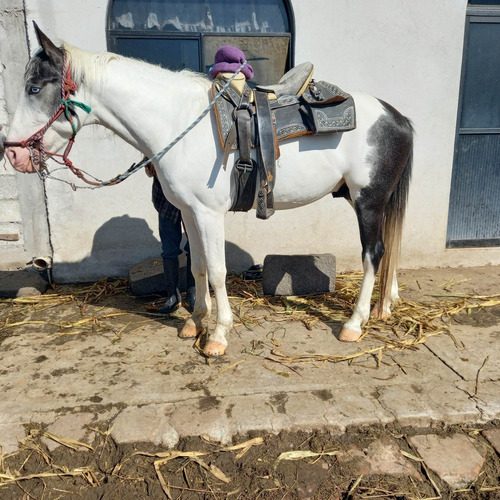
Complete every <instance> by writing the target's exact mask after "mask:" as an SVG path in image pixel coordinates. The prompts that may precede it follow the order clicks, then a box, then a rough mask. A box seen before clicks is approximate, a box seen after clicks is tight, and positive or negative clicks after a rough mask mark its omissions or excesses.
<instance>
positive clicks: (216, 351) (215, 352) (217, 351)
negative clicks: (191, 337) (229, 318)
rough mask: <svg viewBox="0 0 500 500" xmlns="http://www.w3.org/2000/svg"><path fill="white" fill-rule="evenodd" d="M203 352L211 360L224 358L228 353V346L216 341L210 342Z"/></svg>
mask: <svg viewBox="0 0 500 500" xmlns="http://www.w3.org/2000/svg"><path fill="white" fill-rule="evenodd" d="M203 352H204V353H205V355H206V356H209V357H211V358H212V357H217V356H222V355H223V354H224V353H225V352H226V346H225V345H224V344H221V343H220V342H216V341H215V340H208V341H207V343H206V344H205V347H204V348H203Z"/></svg>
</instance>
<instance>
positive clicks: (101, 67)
mask: <svg viewBox="0 0 500 500" xmlns="http://www.w3.org/2000/svg"><path fill="white" fill-rule="evenodd" d="M62 50H64V52H65V54H66V57H67V59H68V61H69V62H70V63H71V75H72V77H73V80H74V81H75V82H76V84H77V85H81V84H82V83H84V84H85V85H86V86H88V87H89V88H92V89H95V90H102V89H103V88H104V86H105V84H106V68H107V66H108V65H109V63H111V62H112V61H123V62H124V63H126V64H128V65H130V68H131V69H133V68H137V70H138V71H140V72H141V74H144V76H145V77H147V76H148V75H149V76H151V77H154V78H155V79H157V80H160V79H161V80H167V79H168V80H171V79H179V80H183V79H187V80H188V81H189V82H193V83H198V84H199V85H201V86H202V87H203V89H206V90H208V88H209V87H210V80H209V78H208V77H207V76H206V75H204V74H202V73H197V72H195V71H191V70H189V69H183V70H181V71H172V70H169V69H165V68H162V67H161V66H157V65H154V64H151V63H148V62H146V61H142V60H140V59H133V58H130V57H125V56H122V55H119V54H114V53H112V52H94V53H93V52H86V51H84V50H81V49H79V48H77V47H73V46H72V45H69V44H67V43H63V45H62ZM186 83H187V82H186ZM179 85H181V83H179Z"/></svg>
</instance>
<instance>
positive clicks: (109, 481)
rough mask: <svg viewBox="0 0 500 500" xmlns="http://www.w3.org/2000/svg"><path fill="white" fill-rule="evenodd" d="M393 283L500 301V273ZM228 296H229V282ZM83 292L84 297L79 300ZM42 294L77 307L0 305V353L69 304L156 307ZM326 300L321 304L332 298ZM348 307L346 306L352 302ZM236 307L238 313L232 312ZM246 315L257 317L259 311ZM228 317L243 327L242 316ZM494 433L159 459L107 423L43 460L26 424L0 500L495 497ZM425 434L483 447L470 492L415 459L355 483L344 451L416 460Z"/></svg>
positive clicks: (433, 274)
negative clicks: (19, 330)
mask: <svg viewBox="0 0 500 500" xmlns="http://www.w3.org/2000/svg"><path fill="white" fill-rule="evenodd" d="M236 281H237V286H236V288H235V289H234V290H233V292H234V293H232V295H233V296H243V297H247V296H257V297H258V296H259V294H260V293H261V292H260V288H259V287H260V284H259V283H258V282H243V281H242V280H238V279H237V280H236ZM400 283H401V285H402V286H401V288H402V290H401V296H402V298H403V299H404V301H407V302H408V303H410V302H412V301H418V302H419V303H421V304H426V303H429V304H431V303H434V302H436V301H440V300H442V299H443V298H446V299H447V300H450V301H453V300H454V301H458V302H460V301H461V300H463V299H465V298H466V297H471V296H483V297H485V296H488V297H492V296H496V298H497V299H498V294H499V293H500V268H496V267H484V268H475V269H467V268H464V269H462V268H461V269H453V270H451V269H434V270H427V271H426V270H424V271H422V270H420V271H402V272H401V273H400ZM233 284H234V283H233ZM229 288H230V291H231V285H230V286H229ZM82 290H83V291H87V292H85V293H83V294H81V293H80V292H82ZM49 293H57V294H58V295H59V296H63V295H66V296H68V295H71V294H73V295H72V296H73V297H74V299H73V300H71V301H69V302H68V301H60V302H58V301H57V300H56V301H55V302H54V305H53V306H51V307H49V308H45V309H40V310H37V311H36V312H34V311H33V310H32V309H28V306H27V305H26V303H21V304H19V303H18V304H17V305H16V304H14V303H13V302H12V301H8V300H3V301H0V349H1V343H2V341H3V339H5V338H6V337H7V336H8V335H9V331H8V330H6V329H5V328H3V326H5V325H6V324H7V322H10V323H12V321H15V320H20V319H22V318H26V317H28V315H29V317H30V318H31V319H36V320H38V321H40V322H43V321H44V318H45V319H47V326H46V328H47V331H49V330H50V328H52V327H51V326H50V325H49V323H48V322H49V320H52V319H53V318H54V316H57V315H58V314H60V315H61V317H64V308H65V307H68V303H71V305H72V306H73V307H74V305H75V303H77V304H78V307H79V309H80V312H81V316H82V317H85V312H86V307H87V306H88V304H93V305H99V306H103V307H104V306H106V307H107V308H109V307H115V308H116V309H120V310H126V309H130V310H135V311H147V310H148V304H150V303H151V301H153V300H154V299H155V297H147V298H137V297H133V296H132V295H131V294H130V293H129V291H128V289H127V285H126V283H124V282H123V281H120V282H112V281H110V282H107V283H106V284H105V285H103V286H99V287H95V286H93V285H89V284H86V285H78V286H64V287H56V289H55V290H53V291H52V292H49ZM247 298H248V297H247ZM323 299H324V300H325V301H328V300H329V297H328V296H324V297H323ZM323 299H322V300H323ZM232 303H233V307H234V308H237V307H236V306H237V305H241V304H240V303H238V304H236V302H235V300H234V299H233V300H232ZM271 304H272V305H273V306H274V307H275V308H277V309H278V313H279V312H280V311H279V309H280V308H281V309H282V311H281V312H283V311H285V310H286V309H287V308H289V307H291V306H290V303H289V302H287V301H284V300H282V299H279V298H274V299H271ZM16 307H17V309H16ZM259 307H260V306H259ZM346 307H347V308H349V307H352V303H351V304H347V305H346ZM423 307H425V306H424V305H423ZM238 310H239V311H240V312H241V308H239V309H238ZM274 312H275V313H276V310H274ZM249 314H250V316H252V315H253V316H258V317H261V311H260V309H259V308H257V309H256V310H254V311H252V312H251V313H249ZM266 314H267V316H266V318H267V320H272V314H271V313H269V311H268V310H267V313H266ZM304 314H305V315H306V319H305V320H304V317H303V316H301V317H300V318H301V319H300V320H301V321H318V320H320V321H322V320H323V321H327V319H325V318H324V317H323V316H322V314H320V313H318V310H317V308H310V310H305V311H304ZM184 316H185V314H183V313H180V314H179V316H178V317H174V318H171V319H168V320H166V321H167V322H172V324H175V325H177V324H180V323H181V320H182V318H183V317H184ZM237 317H239V319H240V320H241V319H242V318H241V315H239V316H238V315H237ZM293 320H294V319H293V318H291V319H290V321H293ZM330 321H331V320H330ZM446 321H447V323H450V322H451V323H452V324H453V323H457V324H462V325H468V324H470V325H474V326H478V325H480V326H489V325H495V324H499V323H500V306H499V305H495V306H492V307H465V308H462V309H461V311H460V312H459V313H458V314H456V315H453V316H452V317H448V318H446ZM333 322H335V321H333ZM94 326H95V327H97V326H96V325H94ZM339 327H340V322H339ZM113 328H115V329H116V330H117V331H121V330H120V329H121V328H123V325H122V324H120V322H119V321H117V322H116V323H114V326H113ZM497 426H500V422H497V421H493V422H489V423H487V424H484V425H481V426H477V425H476V426H460V427H457V426H448V425H447V424H446V423H442V425H441V426H440V427H434V428H432V429H428V428H427V429H416V428H399V427H397V426H394V425H390V426H388V427H382V426H375V427H369V428H351V429H349V430H348V432H346V433H345V434H344V435H342V436H338V435H329V434H328V433H325V432H318V433H311V434H307V433H303V432H296V433H281V434H279V435H270V434H263V433H255V434H251V435H248V436H237V437H235V438H234V440H233V446H232V447H231V446H226V447H223V446H221V445H219V444H217V443H213V442H210V441H208V440H207V439H205V438H203V437H201V436H200V437H192V438H187V439H181V441H180V442H179V444H178V446H177V447H176V449H175V450H166V449H165V448H159V447H155V446H153V445H151V444H147V443H135V444H134V445H117V444H116V443H115V442H114V441H113V439H112V438H111V436H110V435H109V422H106V421H102V422H100V424H99V428H98V429H93V430H94V431H95V436H96V438H95V440H94V442H92V443H90V446H89V447H88V448H85V449H84V448H82V447H79V446H78V444H76V443H72V442H70V441H67V442H65V443H63V446H59V447H58V448H56V449H54V450H53V451H49V448H48V447H47V442H46V440H43V439H42V437H43V435H44V431H45V429H44V428H43V427H41V426H40V425H37V424H32V425H30V427H29V428H27V429H26V430H27V433H28V437H27V438H26V439H25V440H24V442H23V443H22V444H21V446H20V449H19V451H18V452H15V453H12V454H8V455H5V454H3V453H0V499H2V500H4V499H5V500H10V499H23V500H24V499H26V500H29V499H37V500H42V499H43V500H55V499H61V500H63V499H64V500H70V499H76V498H78V499H83V500H85V499H88V500H91V499H106V500H111V499H123V500H129V499H142V498H144V499H164V498H171V499H180V498H182V499H185V500H187V499H205V498H206V499H241V500H243V499H285V498H286V499H299V498H300V499H321V500H323V499H325V500H326V499H368V498H373V499H375V498H393V499H428V500H429V499H431V498H451V499H457V500H461V499H464V500H465V499H467V500H469V499H470V500H472V499H500V488H499V485H500V458H499V456H498V455H497V454H496V453H495V451H494V450H493V449H492V448H491V447H490V446H486V444H485V440H484V438H483V437H482V436H481V433H480V432H481V430H483V429H485V428H492V427H497ZM430 432H432V433H439V434H446V435H447V434H452V433H456V432H460V433H464V434H467V435H469V436H471V437H474V439H475V440H476V441H478V442H479V443H481V442H482V443H484V444H485V449H487V450H488V451H487V454H486V461H485V464H484V466H483V469H482V471H481V474H480V475H479V477H478V480H477V481H476V482H475V483H474V484H472V485H471V486H470V487H468V488H466V489H464V490H461V491H458V492H452V491H451V490H450V488H449V487H448V486H447V485H446V484H445V483H443V482H442V481H441V480H440V479H439V478H438V477H437V476H436V475H434V474H433V473H432V472H431V471H429V470H428V469H426V468H424V467H423V466H422V464H421V463H420V462H418V461H413V462H412V464H413V465H414V467H415V470H416V471H417V472H418V473H419V474H418V476H419V478H415V477H408V476H395V475H391V476H377V475H375V476H373V475H364V474H363V473H362V471H360V469H359V468H358V466H357V465H356V462H355V461H353V460H352V459H351V457H350V455H349V450H351V449H352V447H353V446H355V447H356V448H358V449H365V448H366V447H367V446H369V444H370V443H372V442H373V441H375V440H377V439H382V438H388V437H389V438H392V439H394V440H395V441H396V442H397V444H398V445H399V447H400V449H401V450H406V452H407V453H408V454H409V455H412V456H413V455H414V451H413V450H412V448H411V446H410V445H409V442H408V440H407V438H408V437H409V436H412V435H416V434H422V433H423V434H425V433H430ZM291 451H300V452H310V453H309V454H306V455H307V456H304V455H299V458H298V459H295V460H291V459H289V458H290V456H289V455H282V454H284V453H288V452H291ZM14 477H15V478H16V480H15V481H14V480H12V478H14Z"/></svg>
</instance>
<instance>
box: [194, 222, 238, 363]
mask: <svg viewBox="0 0 500 500" xmlns="http://www.w3.org/2000/svg"><path fill="white" fill-rule="evenodd" d="M196 226H197V228H198V233H199V235H200V243H201V247H202V249H203V255H204V256H205V259H206V263H207V271H208V281H209V282H210V285H211V286H212V289H213V291H214V295H215V302H216V304H217V323H216V326H215V330H214V331H212V332H209V334H208V337H207V342H206V344H205V346H204V348H203V352H204V353H205V354H206V355H207V356H222V355H223V354H224V353H225V351H226V347H227V340H226V335H227V334H228V333H229V331H230V330H231V328H232V327H233V313H232V311H231V306H230V304H229V300H228V297H227V291H226V256H225V238H224V214H220V213H214V212H210V213H208V212H204V213H203V214H201V215H198V214H197V215H196Z"/></svg>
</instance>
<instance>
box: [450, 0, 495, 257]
mask: <svg viewBox="0 0 500 500" xmlns="http://www.w3.org/2000/svg"><path fill="white" fill-rule="evenodd" d="M470 3H474V2H470ZM495 3H499V2H495ZM484 246H500V6H499V7H484V6H483V7H480V6H477V7H472V6H470V7H469V10H468V11H467V25H466V30H465V47H464V62H463V68H462V82H461V89H460V102H459V112H458V124H457V137H456V142H455V158H454V165H453V175H452V182H451V194H450V211H449V216H448V234H447V247H449V248H460V247H462V248H463V247H484Z"/></svg>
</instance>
